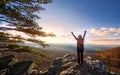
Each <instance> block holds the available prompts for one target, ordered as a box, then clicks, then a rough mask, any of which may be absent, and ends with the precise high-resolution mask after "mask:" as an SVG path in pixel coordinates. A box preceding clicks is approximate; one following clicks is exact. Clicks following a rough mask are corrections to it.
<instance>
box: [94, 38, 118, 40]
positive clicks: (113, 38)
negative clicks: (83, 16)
mask: <svg viewBox="0 0 120 75" xmlns="http://www.w3.org/2000/svg"><path fill="white" fill-rule="evenodd" d="M93 41H120V39H118V38H113V39H96V40H93Z"/></svg>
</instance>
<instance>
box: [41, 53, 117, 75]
mask: <svg viewBox="0 0 120 75" xmlns="http://www.w3.org/2000/svg"><path fill="white" fill-rule="evenodd" d="M41 75H117V74H112V73H109V72H107V71H106V67H105V65H104V64H103V63H102V62H100V61H98V60H95V59H93V58H92V57H87V58H84V64H83V65H81V66H80V65H79V64H78V63H77V59H75V58H74V57H73V56H72V55H69V54H67V55H65V56H63V57H58V58H56V59H55V60H54V61H53V64H52V66H51V67H50V68H49V69H48V70H47V71H45V72H43V73H41Z"/></svg>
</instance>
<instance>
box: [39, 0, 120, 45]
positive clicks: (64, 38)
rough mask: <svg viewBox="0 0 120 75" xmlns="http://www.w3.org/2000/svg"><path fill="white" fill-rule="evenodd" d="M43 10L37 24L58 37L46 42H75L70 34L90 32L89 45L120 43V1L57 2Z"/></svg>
mask: <svg viewBox="0 0 120 75" xmlns="http://www.w3.org/2000/svg"><path fill="white" fill-rule="evenodd" d="M43 7H44V8H45V9H46V10H45V11H42V12H40V13H39V15H40V16H41V19H40V20H37V22H38V23H39V25H40V26H42V27H43V30H45V31H47V32H53V33H55V34H56V35H57V36H56V37H55V38H49V37H47V38H43V40H46V41H47V42H50V43H75V39H74V38H73V37H72V35H71V33H70V32H71V31H73V32H74V33H75V34H76V35H78V34H83V33H84V30H87V36H86V41H85V42H86V43H90V44H120V0H91V1H90V0H54V1H53V3H51V4H48V5H45V6H44V5H43Z"/></svg>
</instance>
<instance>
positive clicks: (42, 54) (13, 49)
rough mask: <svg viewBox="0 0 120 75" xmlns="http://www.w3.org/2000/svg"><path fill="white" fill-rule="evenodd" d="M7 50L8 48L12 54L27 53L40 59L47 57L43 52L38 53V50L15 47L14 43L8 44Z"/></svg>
mask: <svg viewBox="0 0 120 75" xmlns="http://www.w3.org/2000/svg"><path fill="white" fill-rule="evenodd" d="M7 48H9V49H10V51H14V52H29V53H33V54H37V55H40V56H42V57H47V55H46V54H45V53H43V52H40V51H38V50H35V49H32V48H30V47H27V46H20V45H17V44H15V43H13V44H8V45H7Z"/></svg>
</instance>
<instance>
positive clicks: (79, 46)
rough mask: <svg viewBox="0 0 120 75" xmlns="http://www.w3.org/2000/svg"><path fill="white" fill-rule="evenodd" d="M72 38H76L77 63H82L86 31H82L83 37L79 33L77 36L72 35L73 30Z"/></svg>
mask: <svg viewBox="0 0 120 75" xmlns="http://www.w3.org/2000/svg"><path fill="white" fill-rule="evenodd" d="M71 33H72V35H73V36H74V38H75V39H76V40H77V57H78V63H79V64H81V65H82V64H83V52H84V38H85V34H86V31H85V32H84V35H83V37H82V36H81V35H79V36H78V38H77V37H76V36H75V35H74V33H73V32H71Z"/></svg>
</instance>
